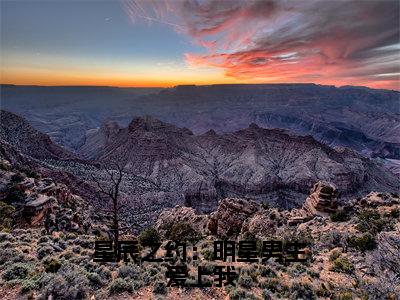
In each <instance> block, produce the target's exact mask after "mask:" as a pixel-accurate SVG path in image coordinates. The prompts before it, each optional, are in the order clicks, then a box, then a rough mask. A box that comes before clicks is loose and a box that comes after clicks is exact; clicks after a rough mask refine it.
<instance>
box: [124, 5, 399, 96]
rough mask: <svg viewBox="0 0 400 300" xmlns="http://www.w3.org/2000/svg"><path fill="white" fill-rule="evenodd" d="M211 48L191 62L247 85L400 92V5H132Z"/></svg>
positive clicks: (190, 56)
mask: <svg viewBox="0 0 400 300" xmlns="http://www.w3.org/2000/svg"><path fill="white" fill-rule="evenodd" d="M129 2H133V3H130V4H128V5H127V7H130V10H129V12H128V14H129V15H130V16H131V17H132V18H135V17H136V18H137V17H140V18H144V19H146V18H147V19H148V20H150V21H151V20H152V19H156V20H158V21H159V22H164V23H165V24H169V25H171V26H174V27H175V30H177V31H179V32H182V33H185V34H187V35H188V36H190V37H191V38H192V39H193V41H194V42H195V43H197V44H199V45H201V46H203V47H204V48H205V50H206V53H204V54H194V53H186V54H185V58H186V61H187V63H189V64H191V65H196V66H199V65H200V66H211V67H215V68H220V69H222V70H224V74H225V75H226V76H228V77H233V78H237V79H243V80H245V81H254V82H259V81H271V82H289V81H297V82H309V81H313V82H317V83H327V84H337V85H342V84H354V85H360V84H365V85H368V86H373V87H386V88H393V89H399V81H400V80H399V74H400V50H399V47H398V45H399V44H400V39H399V36H400V31H399V28H400V24H399V19H400V16H399V10H400V8H399V2H398V1H317V0H316V1H289V0H281V1H251V0H250V1H236V0H235V1H216V0H215V1H213V0H211V1H172V2H166V1H151V2H149V1H129Z"/></svg>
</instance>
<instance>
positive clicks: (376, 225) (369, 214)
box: [357, 209, 392, 235]
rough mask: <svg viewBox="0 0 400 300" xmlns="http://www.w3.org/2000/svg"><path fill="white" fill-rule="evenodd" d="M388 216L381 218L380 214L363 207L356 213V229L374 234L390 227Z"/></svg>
mask: <svg viewBox="0 0 400 300" xmlns="http://www.w3.org/2000/svg"><path fill="white" fill-rule="evenodd" d="M390 221H391V220H390V219H389V218H382V217H381V215H380V214H379V213H378V212H377V211H376V210H373V209H365V210H363V211H361V212H360V213H359V215H358V224H357V229H358V230H360V231H361V232H370V233H371V234H373V235H375V234H377V233H379V232H381V231H382V230H384V229H385V230H388V229H391V228H392V224H391V222H390Z"/></svg>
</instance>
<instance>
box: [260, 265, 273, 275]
mask: <svg viewBox="0 0 400 300" xmlns="http://www.w3.org/2000/svg"><path fill="white" fill-rule="evenodd" d="M260 275H261V276H262V277H276V276H277V275H276V272H275V271H274V270H272V269H271V268H270V267H266V266H261V267H260Z"/></svg>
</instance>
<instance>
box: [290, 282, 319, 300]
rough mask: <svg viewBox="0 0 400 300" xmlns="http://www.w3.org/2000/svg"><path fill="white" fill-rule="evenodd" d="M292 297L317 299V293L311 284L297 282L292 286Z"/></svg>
mask: <svg viewBox="0 0 400 300" xmlns="http://www.w3.org/2000/svg"><path fill="white" fill-rule="evenodd" d="M290 292H291V298H292V299H316V295H315V292H314V290H313V289H312V287H311V285H309V284H304V283H300V282H295V283H293V284H292V286H291V288H290Z"/></svg>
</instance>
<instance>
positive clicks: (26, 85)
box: [0, 82, 400, 92]
mask: <svg viewBox="0 0 400 300" xmlns="http://www.w3.org/2000/svg"><path fill="white" fill-rule="evenodd" d="M228 85H237V86H238V85H254V86H255V85H271V86H272V85H316V86H325V87H335V88H343V87H355V88H367V89H371V90H385V91H394V92H400V89H399V90H395V89H385V88H373V87H369V86H363V85H351V84H348V85H334V84H319V83H314V82H282V83H215V84H195V83H194V84H178V85H172V86H113V85H84V84H83V85H45V84H43V85H39V84H15V83H0V86H17V87H18V86H20V87H103V88H117V89H173V88H177V87H180V86H198V87H202V86H228Z"/></svg>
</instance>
